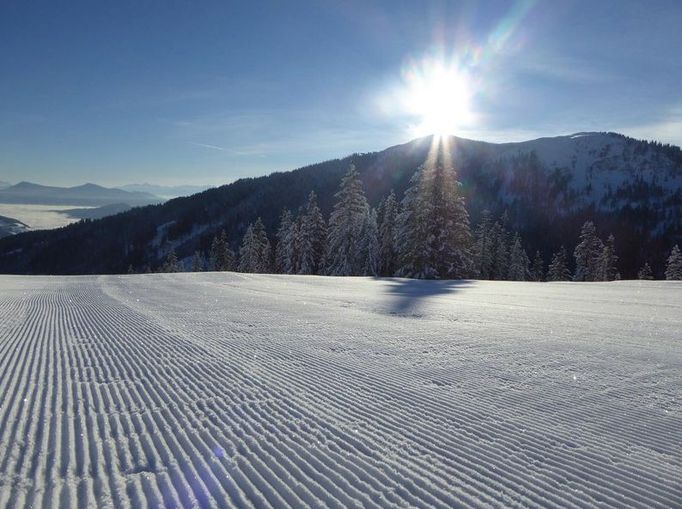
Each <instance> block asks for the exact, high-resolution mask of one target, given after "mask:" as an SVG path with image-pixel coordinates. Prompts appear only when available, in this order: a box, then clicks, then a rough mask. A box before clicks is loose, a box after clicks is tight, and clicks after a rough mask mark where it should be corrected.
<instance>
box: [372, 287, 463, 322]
mask: <svg viewBox="0 0 682 509" xmlns="http://www.w3.org/2000/svg"><path fill="white" fill-rule="evenodd" d="M380 280H381V281H384V282H385V284H386V285H387V287H388V288H387V293H388V294H389V295H390V296H391V299H390V300H389V303H388V310H387V311H388V313H389V314H392V315H404V316H419V307H420V305H421V304H423V303H424V302H425V301H426V300H428V299H429V298H431V297H436V296H440V295H449V294H454V293H457V292H460V291H462V290H464V289H466V288H471V287H473V286H474V285H475V282H474V281H470V280H466V279H453V280H437V279H429V280H426V279H404V278H381V279H380Z"/></svg>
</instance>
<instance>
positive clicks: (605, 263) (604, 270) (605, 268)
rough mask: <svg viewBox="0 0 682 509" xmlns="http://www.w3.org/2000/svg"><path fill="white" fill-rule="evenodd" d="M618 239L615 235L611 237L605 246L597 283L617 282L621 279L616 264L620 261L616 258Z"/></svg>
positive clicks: (600, 258)
mask: <svg viewBox="0 0 682 509" xmlns="http://www.w3.org/2000/svg"><path fill="white" fill-rule="evenodd" d="M615 243H616V239H615V238H614V237H613V235H609V238H608V239H607V241H606V244H604V248H603V249H602V252H601V256H600V257H599V267H598V270H597V277H596V280H597V281H615V280H616V279H620V277H618V278H617V277H616V276H618V269H617V268H616V262H617V261H618V256H616V246H615Z"/></svg>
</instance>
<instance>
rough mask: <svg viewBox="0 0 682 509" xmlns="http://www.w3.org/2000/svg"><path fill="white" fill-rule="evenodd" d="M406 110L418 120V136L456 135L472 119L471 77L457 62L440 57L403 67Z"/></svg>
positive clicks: (416, 124)
mask: <svg viewBox="0 0 682 509" xmlns="http://www.w3.org/2000/svg"><path fill="white" fill-rule="evenodd" d="M403 80H404V82H405V87H404V91H403V93H402V100H401V102H402V106H403V108H404V110H405V111H406V112H407V113H408V114H409V115H410V116H411V117H413V118H414V119H415V120H416V123H415V124H414V125H413V126H411V129H410V130H411V131H412V133H413V134H415V135H417V136H426V135H430V134H437V135H449V134H454V133H455V131H456V130H457V129H458V128H461V127H462V126H464V125H467V124H468V123H469V122H471V119H472V112H471V90H470V79H469V77H468V75H467V74H466V72H464V71H463V70H461V69H459V68H458V66H457V65H455V64H446V63H445V62H444V61H442V60H439V59H425V60H421V61H419V62H412V63H410V64H409V65H408V66H406V67H405V69H404V70H403Z"/></svg>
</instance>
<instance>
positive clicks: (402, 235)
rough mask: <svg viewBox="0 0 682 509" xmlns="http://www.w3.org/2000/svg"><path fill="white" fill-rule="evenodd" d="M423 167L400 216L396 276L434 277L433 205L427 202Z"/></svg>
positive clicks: (412, 181) (409, 189)
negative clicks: (432, 247)
mask: <svg viewBox="0 0 682 509" xmlns="http://www.w3.org/2000/svg"><path fill="white" fill-rule="evenodd" d="M424 171H425V170H424V167H423V166H422V167H420V168H419V169H417V171H416V172H415V173H414V175H412V177H411V178H410V186H409V187H408V188H407V190H406V191H405V195H404V196H403V199H402V202H401V210H400V214H399V215H398V231H397V246H398V269H397V270H396V275H397V276H404V277H416V278H431V277H435V274H434V272H433V270H434V269H432V268H430V267H428V263H429V260H430V259H431V245H430V244H429V242H428V240H429V229H428V218H429V217H430V215H431V207H432V204H431V203H430V202H429V201H427V200H425V194H426V193H425V191H424V190H423V189H422V188H423V187H424V185H425V184H424V182H425V179H424V178H422V174H423V173H424Z"/></svg>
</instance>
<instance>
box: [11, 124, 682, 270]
mask: <svg viewBox="0 0 682 509" xmlns="http://www.w3.org/2000/svg"><path fill="white" fill-rule="evenodd" d="M434 141H436V140H433V139H431V138H422V139H418V140H414V141H412V142H410V143H407V144H404V145H399V146H396V147H391V148H389V149H386V150H384V151H382V152H374V153H366V154H353V155H351V156H349V157H346V158H344V159H335V160H331V161H326V162H323V163H319V164H315V165H311V166H307V167H304V168H300V169H298V170H295V171H290V172H277V173H273V174H271V175H269V176H265V177H259V178H247V179H241V180H238V181H236V182H234V183H232V184H229V185H226V186H222V187H219V188H214V189H210V190H207V191H205V192H203V193H199V194H196V195H193V196H190V197H186V198H177V199H174V200H171V201H169V202H166V203H164V204H162V205H152V206H147V207H142V208H137V209H133V210H131V211H129V212H126V213H123V214H119V215H116V216H112V217H107V218H104V219H101V220H97V221H87V220H86V221H82V222H79V223H76V224H73V225H70V226H67V227H65V228H62V229H59V230H54V231H46V232H29V233H25V234H21V235H17V236H14V237H10V238H5V239H1V240H0V272H4V273H41V274H90V273H117V272H125V271H127V270H128V269H129V267H133V268H134V269H135V270H139V271H141V270H143V269H145V268H148V269H151V270H154V269H156V268H158V267H159V266H160V265H161V264H162V263H163V261H164V260H165V259H166V258H167V256H168V254H169V253H170V252H171V251H174V252H176V253H177V256H178V257H179V258H180V259H181V260H182V259H189V258H190V257H191V256H192V254H193V253H194V252H195V251H200V252H208V251H209V249H210V244H211V242H212V240H213V238H214V237H215V236H216V234H217V233H219V232H220V231H222V230H225V232H226V237H227V239H228V242H229V244H230V246H231V247H232V249H233V250H235V251H236V250H237V248H238V246H239V244H240V243H241V240H242V237H243V236H244V234H245V232H246V229H247V227H248V225H249V224H250V223H252V222H254V221H255V220H256V218H258V217H260V218H261V219H262V222H263V225H264V227H265V231H266V233H267V235H268V236H269V237H270V238H271V239H272V240H273V241H274V240H275V232H276V229H277V227H278V224H279V220H280V214H281V212H282V210H283V209H284V208H287V209H290V210H292V211H297V210H298V209H299V207H301V206H303V205H305V203H306V201H307V198H308V195H309V193H310V192H311V191H315V193H316V194H317V197H318V202H319V206H320V209H321V211H322V213H323V215H324V217H325V218H329V215H330V212H331V209H332V205H333V203H334V193H335V192H336V191H337V189H338V186H339V182H340V180H341V178H342V176H343V175H344V174H345V173H346V171H347V170H348V167H349V165H350V164H351V163H352V164H354V165H355V167H356V168H357V170H358V172H359V174H360V178H361V180H362V182H363V187H364V192H365V194H366V196H367V200H368V202H369V204H370V205H371V206H373V207H376V206H377V205H378V204H379V202H380V201H381V200H382V199H383V198H384V197H386V196H387V195H388V194H389V192H390V191H391V190H393V191H394V192H395V195H396V197H397V199H398V200H401V199H402V198H403V193H404V191H405V189H406V188H407V186H408V184H409V181H410V179H411V178H412V176H413V175H414V173H415V171H416V170H417V168H418V167H419V166H420V165H422V164H423V163H424V162H425V161H426V159H427V157H428V155H429V152H430V151H431V150H433V149H434V147H435V146H436V145H439V143H434ZM438 150H441V151H443V152H444V153H443V156H444V158H445V159H448V160H451V162H452V165H453V166H454V167H455V169H456V171H457V178H458V180H459V181H460V182H461V194H462V196H463V197H464V199H465V203H466V207H467V209H468V211H469V215H470V218H471V225H472V229H475V228H476V226H477V225H478V223H479V222H480V221H481V214H482V212H483V210H484V209H487V210H489V211H490V212H491V214H492V216H493V217H502V216H504V217H505V219H506V221H507V227H508V228H509V229H510V230H513V231H516V232H518V233H519V234H520V235H521V236H522V237H523V239H524V243H525V249H526V251H527V252H529V253H535V252H536V251H539V253H540V256H541V257H542V258H543V259H544V260H545V261H546V263H548V262H549V260H550V258H551V256H552V253H555V252H556V251H557V250H559V249H560V247H561V246H562V245H563V246H565V247H566V248H567V249H568V250H569V251H572V250H573V248H574V246H575V245H576V244H577V241H578V235H579V234H580V229H581V225H583V223H584V222H585V221H587V220H591V221H594V223H595V224H596V226H597V229H598V230H599V231H600V232H603V235H604V236H606V235H608V234H613V235H614V237H615V249H616V251H617V252H618V255H619V267H618V268H619V270H620V273H621V276H622V277H624V278H627V277H635V276H636V275H637V272H638V270H639V269H640V268H641V267H642V266H643V265H644V263H649V264H650V266H651V267H652V269H653V272H654V275H656V276H662V273H663V270H664V264H665V259H666V257H667V255H668V253H669V252H670V249H671V247H672V246H673V245H674V244H675V243H676V242H679V239H680V237H681V236H682V213H681V211H682V152H680V149H679V148H678V147H674V146H668V145H661V144H658V143H652V142H642V141H637V140H634V139H631V138H627V137H624V136H622V135H618V134H614V133H580V134H577V135H573V136H564V137H556V138H542V139H539V140H533V141H529V142H523V143H507V144H491V143H484V142H478V141H472V140H465V139H460V138H449V139H446V140H440V145H439V148H438Z"/></svg>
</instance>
